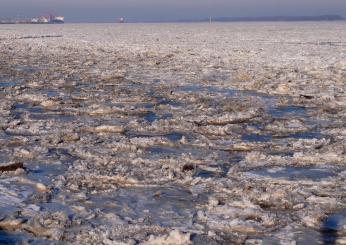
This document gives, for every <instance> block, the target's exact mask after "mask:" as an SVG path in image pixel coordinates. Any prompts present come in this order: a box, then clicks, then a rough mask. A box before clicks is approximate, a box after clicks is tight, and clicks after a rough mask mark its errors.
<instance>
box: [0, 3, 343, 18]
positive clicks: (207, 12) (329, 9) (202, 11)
mask: <svg viewBox="0 0 346 245" xmlns="http://www.w3.org/2000/svg"><path fill="white" fill-rule="evenodd" d="M46 12H55V13H58V14H60V15H64V16H65V17H66V19H67V21H72V22H75V21H90V22H93V21H96V22H107V21H113V20H114V19H116V18H118V17H121V16H123V17H125V18H126V19H127V20H131V21H150V20H152V21H158V20H178V19H193V18H205V17H207V16H217V17H241V16H246V17H248V16H250V17H251V16H278V15H291V16H294V15H320V14H340V15H343V16H345V17H346V0H0V18H1V17H16V16H17V15H18V14H19V15H21V16H23V17H33V16H36V15H39V14H41V13H46Z"/></svg>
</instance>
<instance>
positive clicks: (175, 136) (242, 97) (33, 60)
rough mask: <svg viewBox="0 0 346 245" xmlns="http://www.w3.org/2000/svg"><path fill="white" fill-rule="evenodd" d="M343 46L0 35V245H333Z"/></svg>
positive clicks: (342, 160)
mask: <svg viewBox="0 0 346 245" xmlns="http://www.w3.org/2000/svg"><path fill="white" fill-rule="evenodd" d="M345 40H346V29H345V23H344V22H333V23H332V22H318V23H314V22H310V23H309V22H304V23H269V22H268V23H220V24H202V23H201V24H124V25H116V24H78V25H76V24H66V25H0V229H1V230H2V231H3V232H2V233H0V241H7V242H8V243H11V242H16V241H17V242H23V243H25V242H26V241H34V242H37V243H40V242H42V243H45V242H53V243H54V242H56V243H59V242H62V243H66V244H294V243H298V244H312V243H316V244H317V243H323V242H324V243H326V244H328V243H335V244H343V243H344V241H345V240H346V238H345V234H346V228H345V225H344V224H345V222H346V221H345V217H346V214H345V212H344V210H345V208H346V207H345V203H346V199H345V198H346V193H345V190H346V186H345V183H346V181H345V178H346V167H345V164H346V143H345V142H346V126H345V121H346V94H345V85H346V42H345Z"/></svg>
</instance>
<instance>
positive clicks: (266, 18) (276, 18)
mask: <svg viewBox="0 0 346 245" xmlns="http://www.w3.org/2000/svg"><path fill="white" fill-rule="evenodd" d="M211 21H212V22H313V21H321V22H322V21H330V22H334V21H346V18H344V17H343V16H341V15H320V16H264V17H215V18H214V17H211ZM202 22H210V19H209V18H205V19H186V20H171V21H131V20H130V21H128V22H126V23H202ZM68 23H70V24H88V23H89V24H91V23H93V24H101V23H117V22H108V21H94V22H88V21H81V22H68ZM0 24H35V25H37V23H21V22H19V23H18V22H16V21H1V20H0ZM44 24H46V23H44ZM49 24H53V23H49ZM54 24H55V23H54ZM65 24H66V22H65ZM118 24H123V23H118Z"/></svg>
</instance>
